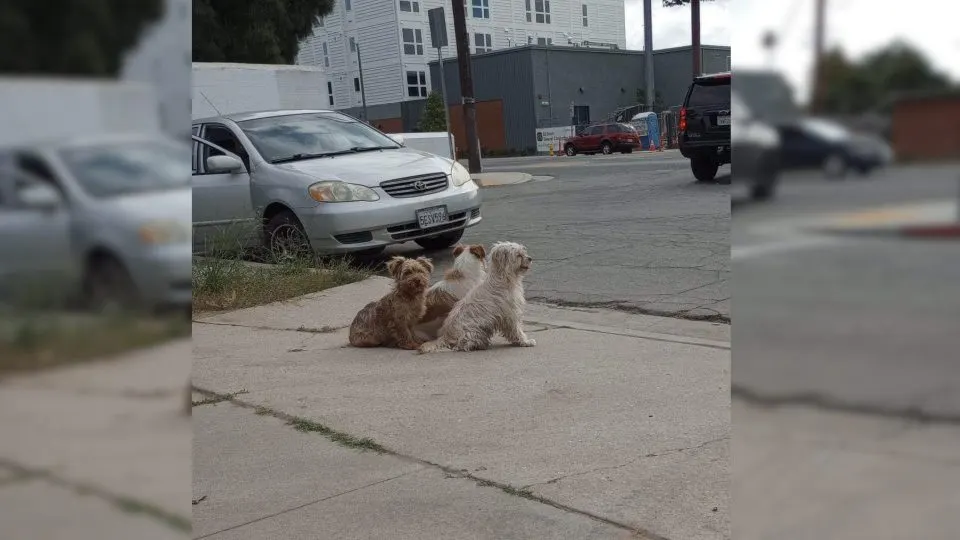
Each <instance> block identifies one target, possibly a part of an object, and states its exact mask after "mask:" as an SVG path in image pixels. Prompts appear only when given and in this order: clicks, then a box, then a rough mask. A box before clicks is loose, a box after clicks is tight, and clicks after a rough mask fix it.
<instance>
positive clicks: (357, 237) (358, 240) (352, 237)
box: [334, 231, 373, 244]
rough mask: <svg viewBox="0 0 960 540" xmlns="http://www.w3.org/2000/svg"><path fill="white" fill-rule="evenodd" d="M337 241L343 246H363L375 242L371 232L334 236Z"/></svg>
mask: <svg viewBox="0 0 960 540" xmlns="http://www.w3.org/2000/svg"><path fill="white" fill-rule="evenodd" d="M334 238H336V239H337V242H340V243H341V244H362V243H364V242H370V241H371V240H373V233H371V232H370V231H360V232H354V233H347V234H338V235H336V236H334Z"/></svg>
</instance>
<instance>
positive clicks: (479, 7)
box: [472, 0, 490, 19]
mask: <svg viewBox="0 0 960 540" xmlns="http://www.w3.org/2000/svg"><path fill="white" fill-rule="evenodd" d="M472 1H473V18H474V19H489V18H490V0H472Z"/></svg>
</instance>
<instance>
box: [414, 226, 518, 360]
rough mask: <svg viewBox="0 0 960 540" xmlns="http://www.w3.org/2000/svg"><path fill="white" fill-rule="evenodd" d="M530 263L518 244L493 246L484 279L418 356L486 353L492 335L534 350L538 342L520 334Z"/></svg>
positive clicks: (456, 307) (452, 313) (421, 348)
mask: <svg viewBox="0 0 960 540" xmlns="http://www.w3.org/2000/svg"><path fill="white" fill-rule="evenodd" d="M532 261H533V259H531V258H530V256H529V255H527V248H525V247H523V246H522V245H520V244H517V243H514V242H498V243H497V244H494V246H493V249H491V250H490V272H489V273H488V274H487V277H486V278H485V279H484V280H483V281H482V282H480V284H479V285H477V286H476V287H474V288H473V289H472V290H471V291H470V292H469V293H467V295H466V296H465V297H464V298H463V300H461V301H459V302H457V304H456V305H455V306H454V307H453V310H452V311H450V314H449V315H447V320H446V321H444V323H443V326H442V327H441V328H440V336H439V337H438V338H437V339H435V340H433V341H428V342H426V343H424V344H423V345H421V346H420V353H421V354H422V353H429V352H434V351H438V350H441V349H453V350H456V351H474V350H480V349H487V348H489V347H490V340H491V339H492V338H493V335H494V334H495V333H500V334H502V335H503V337H505V338H507V341H509V342H510V343H511V344H513V345H516V346H520V347H533V346H535V345H536V344H537V342H536V341H535V340H533V339H531V338H529V337H527V335H526V334H525V333H524V332H523V306H524V305H525V304H526V300H525V299H524V293H523V276H524V274H526V272H527V270H529V269H530V264H531V262H532Z"/></svg>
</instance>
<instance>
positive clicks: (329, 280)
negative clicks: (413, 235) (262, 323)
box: [193, 258, 369, 313]
mask: <svg viewBox="0 0 960 540" xmlns="http://www.w3.org/2000/svg"><path fill="white" fill-rule="evenodd" d="M368 276H369V273H367V272H365V271H363V270H359V269H356V268H353V267H351V266H350V264H349V263H348V262H347V261H345V260H337V261H331V262H313V261H285V262H281V263H279V264H275V265H253V264H250V263H247V262H245V261H242V260H237V259H219V258H216V259H211V258H203V259H199V258H198V259H195V260H194V264H193V312H194V313H203V312H210V311H224V310H232V309H241V308H246V307H251V306H259V305H263V304H269V303H271V302H278V301H281V300H288V299H290V298H295V297H297V296H303V295H305V294H310V293H315V292H318V291H322V290H324V289H330V288H332V287H339V286H340V285H346V284H348V283H354V282H356V281H361V280H363V279H366V278H367V277H368Z"/></svg>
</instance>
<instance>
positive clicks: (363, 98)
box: [357, 42, 370, 123]
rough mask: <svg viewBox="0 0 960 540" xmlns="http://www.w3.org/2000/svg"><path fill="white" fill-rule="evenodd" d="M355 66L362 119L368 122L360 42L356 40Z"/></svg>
mask: <svg viewBox="0 0 960 540" xmlns="http://www.w3.org/2000/svg"><path fill="white" fill-rule="evenodd" d="M357 67H358V68H359V69H360V99H361V100H362V101H363V121H364V122H367V123H370V117H369V116H367V87H366V86H364V84H363V60H361V59H360V43H359V42H357Z"/></svg>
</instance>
